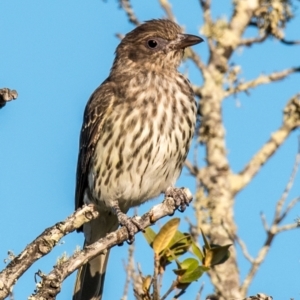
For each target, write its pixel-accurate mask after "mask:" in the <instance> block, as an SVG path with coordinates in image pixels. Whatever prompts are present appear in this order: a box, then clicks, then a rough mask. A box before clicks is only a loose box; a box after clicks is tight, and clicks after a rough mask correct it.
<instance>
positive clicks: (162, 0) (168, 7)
mask: <svg viewBox="0 0 300 300" xmlns="http://www.w3.org/2000/svg"><path fill="white" fill-rule="evenodd" d="M159 3H160V6H161V7H162V9H163V10H164V11H165V13H166V15H167V17H168V19H169V20H171V21H173V22H176V19H175V16H174V14H173V12H172V6H171V4H170V3H169V1H168V0H159Z"/></svg>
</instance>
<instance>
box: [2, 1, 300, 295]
mask: <svg viewBox="0 0 300 300" xmlns="http://www.w3.org/2000/svg"><path fill="white" fill-rule="evenodd" d="M216 2H217V1H215V2H214V3H216ZM229 5H230V1H224V0H223V1H221V2H220V1H218V5H216V4H214V5H213V8H214V16H215V17H216V16H225V15H226V14H228V12H229ZM133 6H134V8H135V9H136V12H137V14H138V16H139V19H140V20H147V19H152V18H159V17H163V16H164V13H163V11H162V10H160V8H159V5H158V4H157V3H156V1H151V2H150V1H137V0H135V1H133ZM173 8H174V12H175V14H176V16H177V20H178V22H179V23H181V24H182V25H184V26H185V28H186V31H187V32H189V33H191V34H199V28H200V27H201V25H202V20H201V17H200V16H201V13H200V8H199V5H198V1H191V0H189V1H180V0H176V1H173ZM0 10H1V12H2V14H1V21H2V22H1V27H0V36H1V40H2V47H1V49H0V60H1V72H0V86H1V87H9V88H14V89H16V90H17V91H18V93H19V97H18V99H17V100H16V101H14V102H12V103H9V104H8V105H7V106H6V107H4V108H3V109H2V110H1V111H0V128H1V130H0V145H1V148H0V149H1V150H0V151H1V152H0V153H1V155H0V182H1V183H0V186H1V188H0V201H1V202H0V203H1V218H0V237H1V246H0V258H1V263H0V269H2V268H4V267H5V264H4V263H3V260H4V259H5V258H6V257H7V251H8V250H11V251H13V252H14V253H15V254H18V253H19V252H20V251H21V250H22V249H23V248H24V247H25V246H26V244H28V243H29V242H31V241H32V240H33V239H34V238H35V237H36V236H37V235H39V234H40V233H41V232H42V231H43V230H44V229H45V228H46V227H49V226H51V225H53V224H54V223H55V222H58V221H60V220H63V219H64V218H66V217H67V216H68V215H69V214H71V213H72V212H73V209H74V204H73V203H74V200H73V199H74V186H75V169H76V163H77V154H78V137H79V130H80V127H81V122H82V114H83V110H84V107H85V104H86V101H87V99H88V98H89V96H90V94H91V93H92V92H93V91H94V89H95V88H96V87H97V86H98V85H99V84H100V83H101V82H102V81H103V80H104V79H105V78H106V77H107V75H108V73H109V69H110V67H111V64H112V60H113V58H114V50H115V48H116V46H117V44H118V42H119V41H118V39H117V38H116V37H115V34H116V33H122V34H124V33H126V32H128V31H130V30H131V29H133V26H132V25H131V24H129V23H128V21H127V19H126V16H125V13H124V12H123V11H122V10H120V9H119V7H118V3H117V1H99V0H98V1H96V0H90V1H80V2H79V1H71V0H65V1H58V0H52V1H37V0H35V1H33V0H27V1H20V0H19V1H17V0H10V1H7V0H3V1H1V3H0ZM296 15H297V16H298V19H295V20H294V21H292V22H291V24H290V27H289V29H288V30H287V34H286V35H287V38H289V39H299V28H300V16H299V9H298V10H297V11H296ZM250 34H253V32H251V31H249V32H247V35H250ZM194 49H195V50H196V51H197V52H198V53H199V54H200V55H201V56H202V57H203V59H204V60H205V59H206V58H207V45H206V44H205V43H202V44H201V45H198V46H196V47H195V48H194ZM232 62H234V63H237V64H241V65H242V66H243V73H242V76H243V77H244V78H246V79H252V78H254V77H255V76H257V75H258V74H261V73H269V72H272V71H278V70H281V69H284V68H287V67H292V66H297V65H299V46H298V47H284V46H282V45H281V44H280V43H278V42H277V41H274V40H269V41H267V42H266V44H265V45H264V46H254V47H252V48H250V49H244V50H243V51H242V52H241V53H239V54H236V55H235V56H234V57H233V58H232ZM187 67H188V71H189V75H190V79H191V81H192V82H193V83H195V84H199V83H201V81H202V79H201V77H200V75H199V72H198V71H197V70H195V69H193V66H191V65H188V66H187ZM187 67H186V66H184V67H183V70H186V68H187ZM299 82H300V78H299V74H296V75H293V76H291V77H289V78H287V79H286V80H284V81H283V82H279V83H276V84H273V85H270V86H262V87H259V88H258V89H257V90H255V91H251V94H250V96H246V95H239V96H238V97H237V99H227V100H226V101H224V105H223V111H224V122H225V126H226V134H227V135H226V143H227V146H228V157H229V160H230V163H231V165H232V168H233V170H234V171H236V172H237V171H239V170H241V169H242V168H243V166H244V165H245V164H246V163H247V162H248V160H249V159H250V158H251V157H252V156H253V155H254V154H255V153H256V151H258V149H260V147H261V146H262V145H263V144H264V142H265V141H266V140H268V138H269V136H270V134H271V133H272V132H274V131H275V130H276V129H277V128H278V127H279V126H280V124H281V120H282V110H283V108H284V106H285V103H286V102H287V100H288V99H289V98H290V97H291V96H292V95H294V94H295V93H296V92H299V90H300V84H299ZM237 101H239V102H240V107H238V106H237ZM298 135H299V130H297V131H295V132H294V133H293V134H292V135H291V136H290V137H289V138H288V140H287V141H286V143H285V144H284V145H283V147H281V149H280V150H279V151H278V153H276V155H275V156H273V157H272V158H271V159H270V161H269V162H268V163H267V164H266V166H265V167H264V168H263V170H262V171H261V172H260V173H259V174H258V176H256V177H255V179H254V180H253V182H252V183H251V184H250V185H249V186H248V187H247V188H246V189H245V190H244V191H242V192H241V193H240V194H239V195H238V196H237V201H236V204H235V208H236V211H235V219H236V221H237V224H238V232H239V234H240V235H241V237H242V239H244V241H245V242H246V243H247V244H248V246H249V251H250V253H251V254H252V255H253V256H255V255H256V253H257V251H258V250H259V248H260V246H261V244H262V243H263V241H264V238H265V234H264V231H263V229H262V226H261V221H260V217H259V213H260V212H261V211H262V212H264V213H265V214H266V216H267V219H268V220H269V221H270V220H271V218H272V217H273V214H274V203H275V201H276V200H277V199H279V197H280V195H281V194H282V192H283V190H284V187H285V184H286V182H287V181H288V179H289V176H290V172H291V169H292V166H293V162H294V157H295V155H296V152H297V136H298ZM202 152H203V151H202ZM201 159H203V157H202V158H201ZM201 159H200V165H204V161H203V160H201ZM178 186H186V187H189V188H190V189H191V190H192V191H194V190H195V182H194V180H193V178H192V177H189V176H187V171H185V170H184V171H183V173H182V177H181V178H180V180H179V182H178ZM299 186H300V176H298V177H297V178H296V181H295V184H294V187H293V189H292V191H291V194H290V196H289V199H290V200H291V199H292V198H294V197H296V196H299V195H300V190H299ZM151 205H153V202H151V203H150V204H146V205H144V206H142V207H141V208H139V213H143V212H145V211H146V210H147V209H148V208H149V207H150V206H151ZM177 215H179V214H177ZM186 215H187V216H189V217H190V218H193V211H192V209H189V210H188V211H187V212H186ZM299 215H300V212H299V206H297V207H296V208H295V209H294V210H293V211H292V213H291V214H290V215H289V217H288V218H287V220H286V222H287V223H291V222H293V221H294V219H295V218H296V217H297V216H299ZM179 216H181V217H183V216H182V215H179ZM182 223H183V222H182ZM182 228H183V229H184V228H186V226H183V227H182ZM82 243H83V236H82V235H81V234H76V233H73V234H71V235H69V236H67V237H66V238H64V239H63V243H62V244H61V245H59V246H57V247H56V248H55V249H54V251H53V252H52V253H51V254H49V255H48V256H46V257H44V258H43V259H41V260H40V261H39V262H38V263H36V264H35V265H33V267H32V268H30V270H28V271H27V273H26V274H25V275H24V276H23V277H22V278H21V279H20V280H19V281H18V282H17V284H16V286H15V289H14V292H15V299H16V300H18V299H26V297H27V296H29V295H30V294H31V293H32V291H33V290H34V288H35V283H34V273H35V272H36V271H37V270H38V269H41V270H42V271H43V272H44V273H48V272H49V271H50V270H51V268H52V266H53V265H54V264H55V261H56V259H57V257H58V256H60V255H61V254H62V253H63V252H64V251H66V252H67V253H68V254H72V253H73V251H74V249H75V247H76V245H82ZM126 255H127V246H124V247H118V248H116V249H113V251H112V256H111V259H110V262H109V270H108V276H107V280H106V288H105V298H106V299H120V297H121V295H122V292H123V286H124V278H125V275H124V273H123V271H122V270H123V263H122V259H125V258H126ZM151 255H152V254H151V251H150V249H148V247H147V245H146V242H145V241H144V240H143V238H142V237H141V235H140V236H139V237H137V239H136V261H137V262H140V263H141V264H142V269H143V270H145V273H151V272H152V269H151V267H152V266H151V264H150V263H149V257H151ZM239 256H240V254H239ZM145 257H146V258H147V259H146V260H145ZM240 258H241V256H240ZM240 266H241V276H242V277H243V276H245V274H246V273H247V270H248V268H249V265H248V264H247V263H246V262H244V261H243V260H242V259H240ZM299 272H300V243H299V231H292V232H288V233H284V234H281V235H279V236H278V237H277V239H275V242H274V244H273V246H272V249H271V251H270V254H269V255H268V257H267V259H266V261H265V262H264V264H263V265H262V267H261V270H260V272H259V273H258V275H257V276H256V277H255V280H254V281H253V284H252V286H251V288H250V292H249V294H251V295H253V294H256V293H258V292H264V293H268V294H271V295H272V296H273V297H274V299H289V298H292V297H294V298H295V299H300V288H299V280H298V278H299ZM115 274H117V276H118V277H117V278H118V280H117V281H116V279H115V276H116V275H115ZM202 281H204V282H205V289H204V295H206V294H208V293H211V292H212V288H211V286H210V284H209V279H208V278H207V277H204V278H203V279H201V280H200V281H199V283H201V282H202ZM73 282H74V276H71V277H70V278H68V279H67V280H66V281H65V283H64V285H63V287H62V292H61V293H60V295H59V296H58V297H57V299H70V298H71V296H70V295H71V293H72V289H73ZM116 285H117V287H116ZM198 289H199V285H198V284H195V285H194V286H193V287H192V288H191V291H190V293H189V294H188V295H187V296H185V297H183V299H193V298H194V297H193V295H195V294H196V292H197V291H198Z"/></svg>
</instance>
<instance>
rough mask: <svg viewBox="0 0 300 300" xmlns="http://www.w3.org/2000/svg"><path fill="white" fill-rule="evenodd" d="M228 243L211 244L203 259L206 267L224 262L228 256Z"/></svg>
mask: <svg viewBox="0 0 300 300" xmlns="http://www.w3.org/2000/svg"><path fill="white" fill-rule="evenodd" d="M230 246H231V244H230V245H225V246H213V247H212V248H211V249H209V250H207V251H206V253H205V257H204V260H203V265H204V266H206V267H210V266H215V265H219V264H222V263H223V262H225V261H226V260H227V259H228V258H229V256H230V252H229V250H228V249H229V247H230Z"/></svg>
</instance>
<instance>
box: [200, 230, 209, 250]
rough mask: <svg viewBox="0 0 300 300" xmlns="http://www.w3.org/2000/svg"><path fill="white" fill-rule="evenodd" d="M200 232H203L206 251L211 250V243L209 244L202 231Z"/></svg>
mask: <svg viewBox="0 0 300 300" xmlns="http://www.w3.org/2000/svg"><path fill="white" fill-rule="evenodd" d="M200 230H201V233H202V238H203V241H204V248H205V249H210V245H209V242H208V240H207V238H206V236H205V235H204V233H203V231H202V229H200Z"/></svg>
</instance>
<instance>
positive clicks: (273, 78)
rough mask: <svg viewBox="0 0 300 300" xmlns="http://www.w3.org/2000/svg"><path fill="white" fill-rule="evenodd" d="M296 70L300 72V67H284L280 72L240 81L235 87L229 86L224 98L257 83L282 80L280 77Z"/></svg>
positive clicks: (255, 85)
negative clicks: (243, 81)
mask: <svg viewBox="0 0 300 300" xmlns="http://www.w3.org/2000/svg"><path fill="white" fill-rule="evenodd" d="M296 72H300V67H296V68H290V69H286V70H283V71H280V72H274V73H271V74H269V75H260V76H258V77H257V78H256V79H254V80H250V81H248V82H245V83H241V84H239V85H238V86H236V87H232V88H229V89H228V90H227V91H226V92H225V94H224V98H225V97H228V96H230V95H232V94H237V93H240V92H243V91H247V90H249V89H250V88H255V87H257V86H258V85H261V84H268V83H270V82H273V81H279V80H282V79H284V78H286V77H287V76H288V75H290V74H292V73H296Z"/></svg>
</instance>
